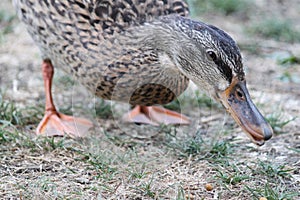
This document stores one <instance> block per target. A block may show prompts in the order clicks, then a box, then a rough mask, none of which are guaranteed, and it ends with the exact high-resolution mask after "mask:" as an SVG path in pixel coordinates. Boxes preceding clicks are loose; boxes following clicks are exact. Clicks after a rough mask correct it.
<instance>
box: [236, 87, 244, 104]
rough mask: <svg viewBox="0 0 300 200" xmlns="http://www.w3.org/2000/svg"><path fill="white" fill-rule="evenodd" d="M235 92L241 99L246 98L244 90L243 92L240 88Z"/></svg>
mask: <svg viewBox="0 0 300 200" xmlns="http://www.w3.org/2000/svg"><path fill="white" fill-rule="evenodd" d="M235 94H236V96H237V97H238V98H239V99H240V100H242V101H244V100H245V96H244V94H243V92H241V91H240V90H239V89H237V90H236V92H235Z"/></svg>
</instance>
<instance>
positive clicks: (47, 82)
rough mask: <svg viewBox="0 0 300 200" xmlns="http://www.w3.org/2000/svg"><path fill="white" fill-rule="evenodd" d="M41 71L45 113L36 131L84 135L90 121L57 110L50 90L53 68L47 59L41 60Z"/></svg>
mask: <svg viewBox="0 0 300 200" xmlns="http://www.w3.org/2000/svg"><path fill="white" fill-rule="evenodd" d="M42 71H43V79H44V86H45V93H46V105H45V115H44V117H43V119H42V121H41V122H40V123H39V125H38V127H37V130H36V133H37V134H43V135H46V136H63V135H65V134H67V135H69V136H70V137H72V138H75V137H82V136H84V135H85V133H86V132H87V130H88V129H89V128H91V127H92V125H93V124H92V122H90V121H88V120H86V119H81V118H75V117H72V116H68V115H65V114H62V113H59V112H57V110H56V108H55V105H54V103H53V99H52V92H51V86H52V78H53V74H54V68H53V66H52V64H51V61H50V60H49V59H45V60H44V61H43V64H42Z"/></svg>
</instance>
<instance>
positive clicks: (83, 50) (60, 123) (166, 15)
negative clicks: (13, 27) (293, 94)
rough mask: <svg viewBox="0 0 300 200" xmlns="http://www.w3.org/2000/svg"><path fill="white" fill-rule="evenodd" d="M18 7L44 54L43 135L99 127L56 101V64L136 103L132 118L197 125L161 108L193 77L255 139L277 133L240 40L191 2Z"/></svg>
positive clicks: (89, 1)
mask: <svg viewBox="0 0 300 200" xmlns="http://www.w3.org/2000/svg"><path fill="white" fill-rule="evenodd" d="M14 5H15V7H16V10H17V13H18V15H19V17H20V19H21V20H22V21H23V22H24V23H25V24H26V27H27V30H28V32H29V33H30V35H31V36H32V38H33V39H34V41H35V42H36V44H37V45H38V46H39V48H40V50H41V52H42V57H43V64H42V71H43V78H44V85H45V91H46V111H45V116H44V118H43V120H42V121H41V123H40V124H39V126H38V128H37V133H38V134H47V135H64V134H65V133H67V134H69V135H70V136H72V137H77V136H82V134H83V133H82V132H84V131H78V129H77V128H78V127H83V128H89V127H90V126H92V123H91V122H90V121H88V120H85V119H77V118H74V117H71V116H66V115H64V114H62V113H59V112H58V111H57V110H56V108H55V106H54V104H53V101H52V96H51V80H52V76H53V70H54V68H53V66H56V67H60V68H62V69H63V70H64V71H66V72H67V73H69V74H71V75H73V76H75V77H76V78H77V79H78V81H79V82H80V83H81V84H83V85H84V86H86V87H87V88H88V89H89V90H90V91H91V92H93V93H94V94H95V95H97V96H99V97H101V98H103V99H110V100H115V101H123V102H128V103H130V104H132V105H136V107H135V108H134V109H133V111H132V112H130V113H128V114H127V115H125V120H127V121H131V122H138V123H150V124H151V123H152V124H157V123H162V122H163V123H166V124H178V123H181V124H187V123H189V119H188V118H187V117H185V116H184V115H181V114H179V113H175V112H173V111H169V110H166V109H164V108H162V107H157V106H154V105H155V104H166V103H169V102H171V101H172V100H173V99H174V98H176V97H177V96H179V95H180V94H181V93H182V92H183V91H185V89H186V88H187V86H188V84H189V80H191V81H193V82H194V83H195V84H196V85H197V86H198V87H199V89H200V90H204V91H206V92H209V93H210V94H211V95H212V96H213V98H215V99H216V100H217V101H220V102H221V103H222V104H223V106H224V107H225V108H226V110H227V111H228V112H229V113H230V114H231V116H232V117H233V118H234V120H235V121H236V122H237V124H239V125H240V126H241V127H242V129H243V130H244V131H245V132H246V133H248V135H249V136H250V138H251V139H252V141H253V142H255V143H256V144H258V145H262V144H263V143H264V141H265V140H268V139H270V138H271V136H272V132H273V131H272V128H271V126H270V125H269V124H268V123H267V121H266V120H265V119H264V117H263V116H262V115H261V113H260V112H259V111H258V109H257V108H256V106H255V105H254V104H253V102H252V100H251V98H250V95H249V93H248V90H247V88H246V80H245V73H244V69H243V63H242V57H241V54H240V50H239V48H238V47H237V45H236V43H235V41H234V40H233V39H232V38H231V37H230V36H229V35H228V34H227V33H225V32H224V31H223V30H221V29H219V28H217V27H215V26H213V25H208V24H206V23H203V22H200V21H195V20H193V19H190V18H189V17H188V15H189V10H188V6H187V4H186V3H185V2H184V1H182V0H65V1H54V0H43V1H36V0H14ZM74 120H75V121H76V124H75V125H74V124H73V125H72V124H68V123H69V122H72V121H74ZM46 130H47V131H46ZM45 132H47V133H45Z"/></svg>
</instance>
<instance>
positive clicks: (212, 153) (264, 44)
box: [0, 0, 300, 200]
mask: <svg viewBox="0 0 300 200" xmlns="http://www.w3.org/2000/svg"><path fill="white" fill-rule="evenodd" d="M252 6H253V7H252V8H251V10H250V11H248V12H247V14H245V13H237V14H232V15H225V14H222V13H221V12H216V13H212V12H206V13H200V14H199V13H198V14H197V17H196V16H195V17H194V18H197V19H199V20H201V21H205V22H208V23H211V24H214V25H216V26H218V27H220V28H222V29H223V30H225V31H226V32H228V33H229V34H230V35H231V36H232V37H233V38H234V39H235V40H236V41H237V43H238V44H239V46H240V48H241V51H242V55H243V58H244V65H245V67H246V74H247V84H248V89H249V91H250V94H251V96H252V98H253V101H254V102H255V104H256V105H257V106H258V108H259V109H260V110H261V112H262V113H263V114H264V115H265V116H266V118H267V119H269V120H273V128H274V130H275V132H276V133H275V134H274V136H273V138H272V139H270V140H269V141H267V142H266V143H265V144H264V145H263V146H261V147H259V146H256V145H254V144H252V143H251V142H250V140H249V139H248V138H247V136H246V135H245V134H244V133H243V132H242V130H241V129H240V128H239V127H238V126H237V125H236V124H235V123H234V121H233V120H232V119H231V117H230V116H229V115H228V114H226V112H225V110H224V109H223V108H222V107H221V106H219V105H217V104H216V103H214V102H212V101H207V99H205V96H203V95H202V93H201V89H200V96H201V97H202V98H204V99H205V100H204V101H205V102H206V103H199V102H201V99H200V100H196V99H197V98H199V97H196V92H195V87H194V86H191V87H190V88H189V90H188V91H187V92H186V93H185V94H184V95H183V97H182V98H180V103H181V106H182V107H181V111H182V112H183V113H184V114H185V115H187V116H189V117H190V118H191V121H192V124H191V125H190V126H159V127H153V126H146V125H133V124H130V125H128V124H126V123H123V122H122V120H121V116H122V114H123V113H125V112H126V110H128V109H129V106H128V105H127V104H124V103H118V102H108V101H107V102H103V101H101V100H100V99H98V98H96V97H94V96H93V95H92V94H90V93H89V92H88V91H87V90H85V88H84V87H83V86H81V85H79V84H78V83H77V82H76V81H75V80H74V79H72V77H70V76H68V75H67V74H65V73H64V72H63V71H61V70H59V68H58V69H57V70H56V74H55V78H54V86H53V93H54V101H55V103H56V105H57V107H59V108H60V110H64V111H66V112H71V113H73V114H74V115H75V116H80V117H85V118H88V119H90V120H92V121H93V122H94V124H95V127H94V128H93V129H92V130H91V131H90V132H89V133H88V135H87V137H85V138H82V139H71V138H68V137H62V138H45V137H40V136H36V135H35V134H34V133H35V128H36V126H37V124H38V122H39V120H40V119H41V118H42V114H43V103H44V92H43V91H44V88H43V80H42V76H41V70H40V67H41V66H40V64H41V59H40V55H39V50H38V48H37V47H36V46H35V44H34V42H33V41H32V39H31V38H30V36H29V35H28V33H27V32H26V30H25V27H24V25H23V24H21V23H20V22H19V21H18V19H17V18H13V19H12V20H9V19H7V18H5V17H4V20H2V21H0V28H1V29H2V30H7V31H1V34H0V103H1V105H2V107H0V109H4V106H3V104H4V103H6V104H13V105H15V106H16V109H17V110H20V112H22V113H23V118H26V116H27V118H26V120H25V122H23V123H9V122H7V121H6V120H4V119H0V120H1V121H0V133H1V134H0V136H1V137H0V139H1V140H0V177H1V179H0V198H1V199H259V198H261V197H265V198H267V199H295V200H296V199H300V193H299V190H300V131H299V129H300V125H299V124H300V64H299V63H300V61H299V60H298V61H295V62H292V63H288V64H281V63H280V61H282V60H284V59H286V58H288V59H289V58H291V57H292V56H295V58H297V59H299V58H300V42H299V41H295V42H286V41H284V40H282V41H278V40H275V39H272V38H265V37H262V36H261V35H259V34H250V33H248V32H250V29H251V25H252V24H253V23H254V22H259V21H261V20H263V19H264V17H265V16H269V17H272V16H273V15H274V16H276V17H279V18H282V19H289V20H290V21H291V22H292V23H293V28H295V29H298V30H300V23H299V15H300V14H299V13H300V2H299V1H296V0H293V1H288V3H287V1H260V0H256V1H253V5H252ZM0 10H1V13H5V16H13V15H14V10H13V7H12V5H11V2H10V1H8V0H2V1H1V2H0ZM194 10H195V8H194ZM243 12H244V11H243ZM248 28H249V29H248ZM247 30H249V31H247ZM288 59H286V60H288ZM206 98H207V97H206ZM199 104H201V105H199ZM208 105H209V106H208ZM111 106H112V108H111V110H112V113H113V114H111V113H109V114H108V115H103V112H104V111H106V109H110V107H111ZM1 112H4V111H1ZM101 112H102V113H101ZM24 116H25V117H24ZM207 184H210V185H211V186H212V188H211V189H212V190H210V189H209V187H210V186H207ZM207 187H208V188H207Z"/></svg>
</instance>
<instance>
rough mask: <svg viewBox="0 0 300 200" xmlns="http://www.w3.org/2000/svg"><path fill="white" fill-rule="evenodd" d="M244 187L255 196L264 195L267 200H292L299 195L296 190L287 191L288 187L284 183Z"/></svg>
mask: <svg viewBox="0 0 300 200" xmlns="http://www.w3.org/2000/svg"><path fill="white" fill-rule="evenodd" d="M246 189H247V190H248V191H249V192H250V193H251V194H252V195H253V196H254V197H256V198H260V197H265V198H267V199H268V200H293V199H295V198H294V197H297V196H299V193H298V192H287V190H288V188H286V187H285V186H284V185H277V186H271V185H270V184H269V183H266V184H265V185H264V186H263V187H257V188H250V187H248V186H246Z"/></svg>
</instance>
